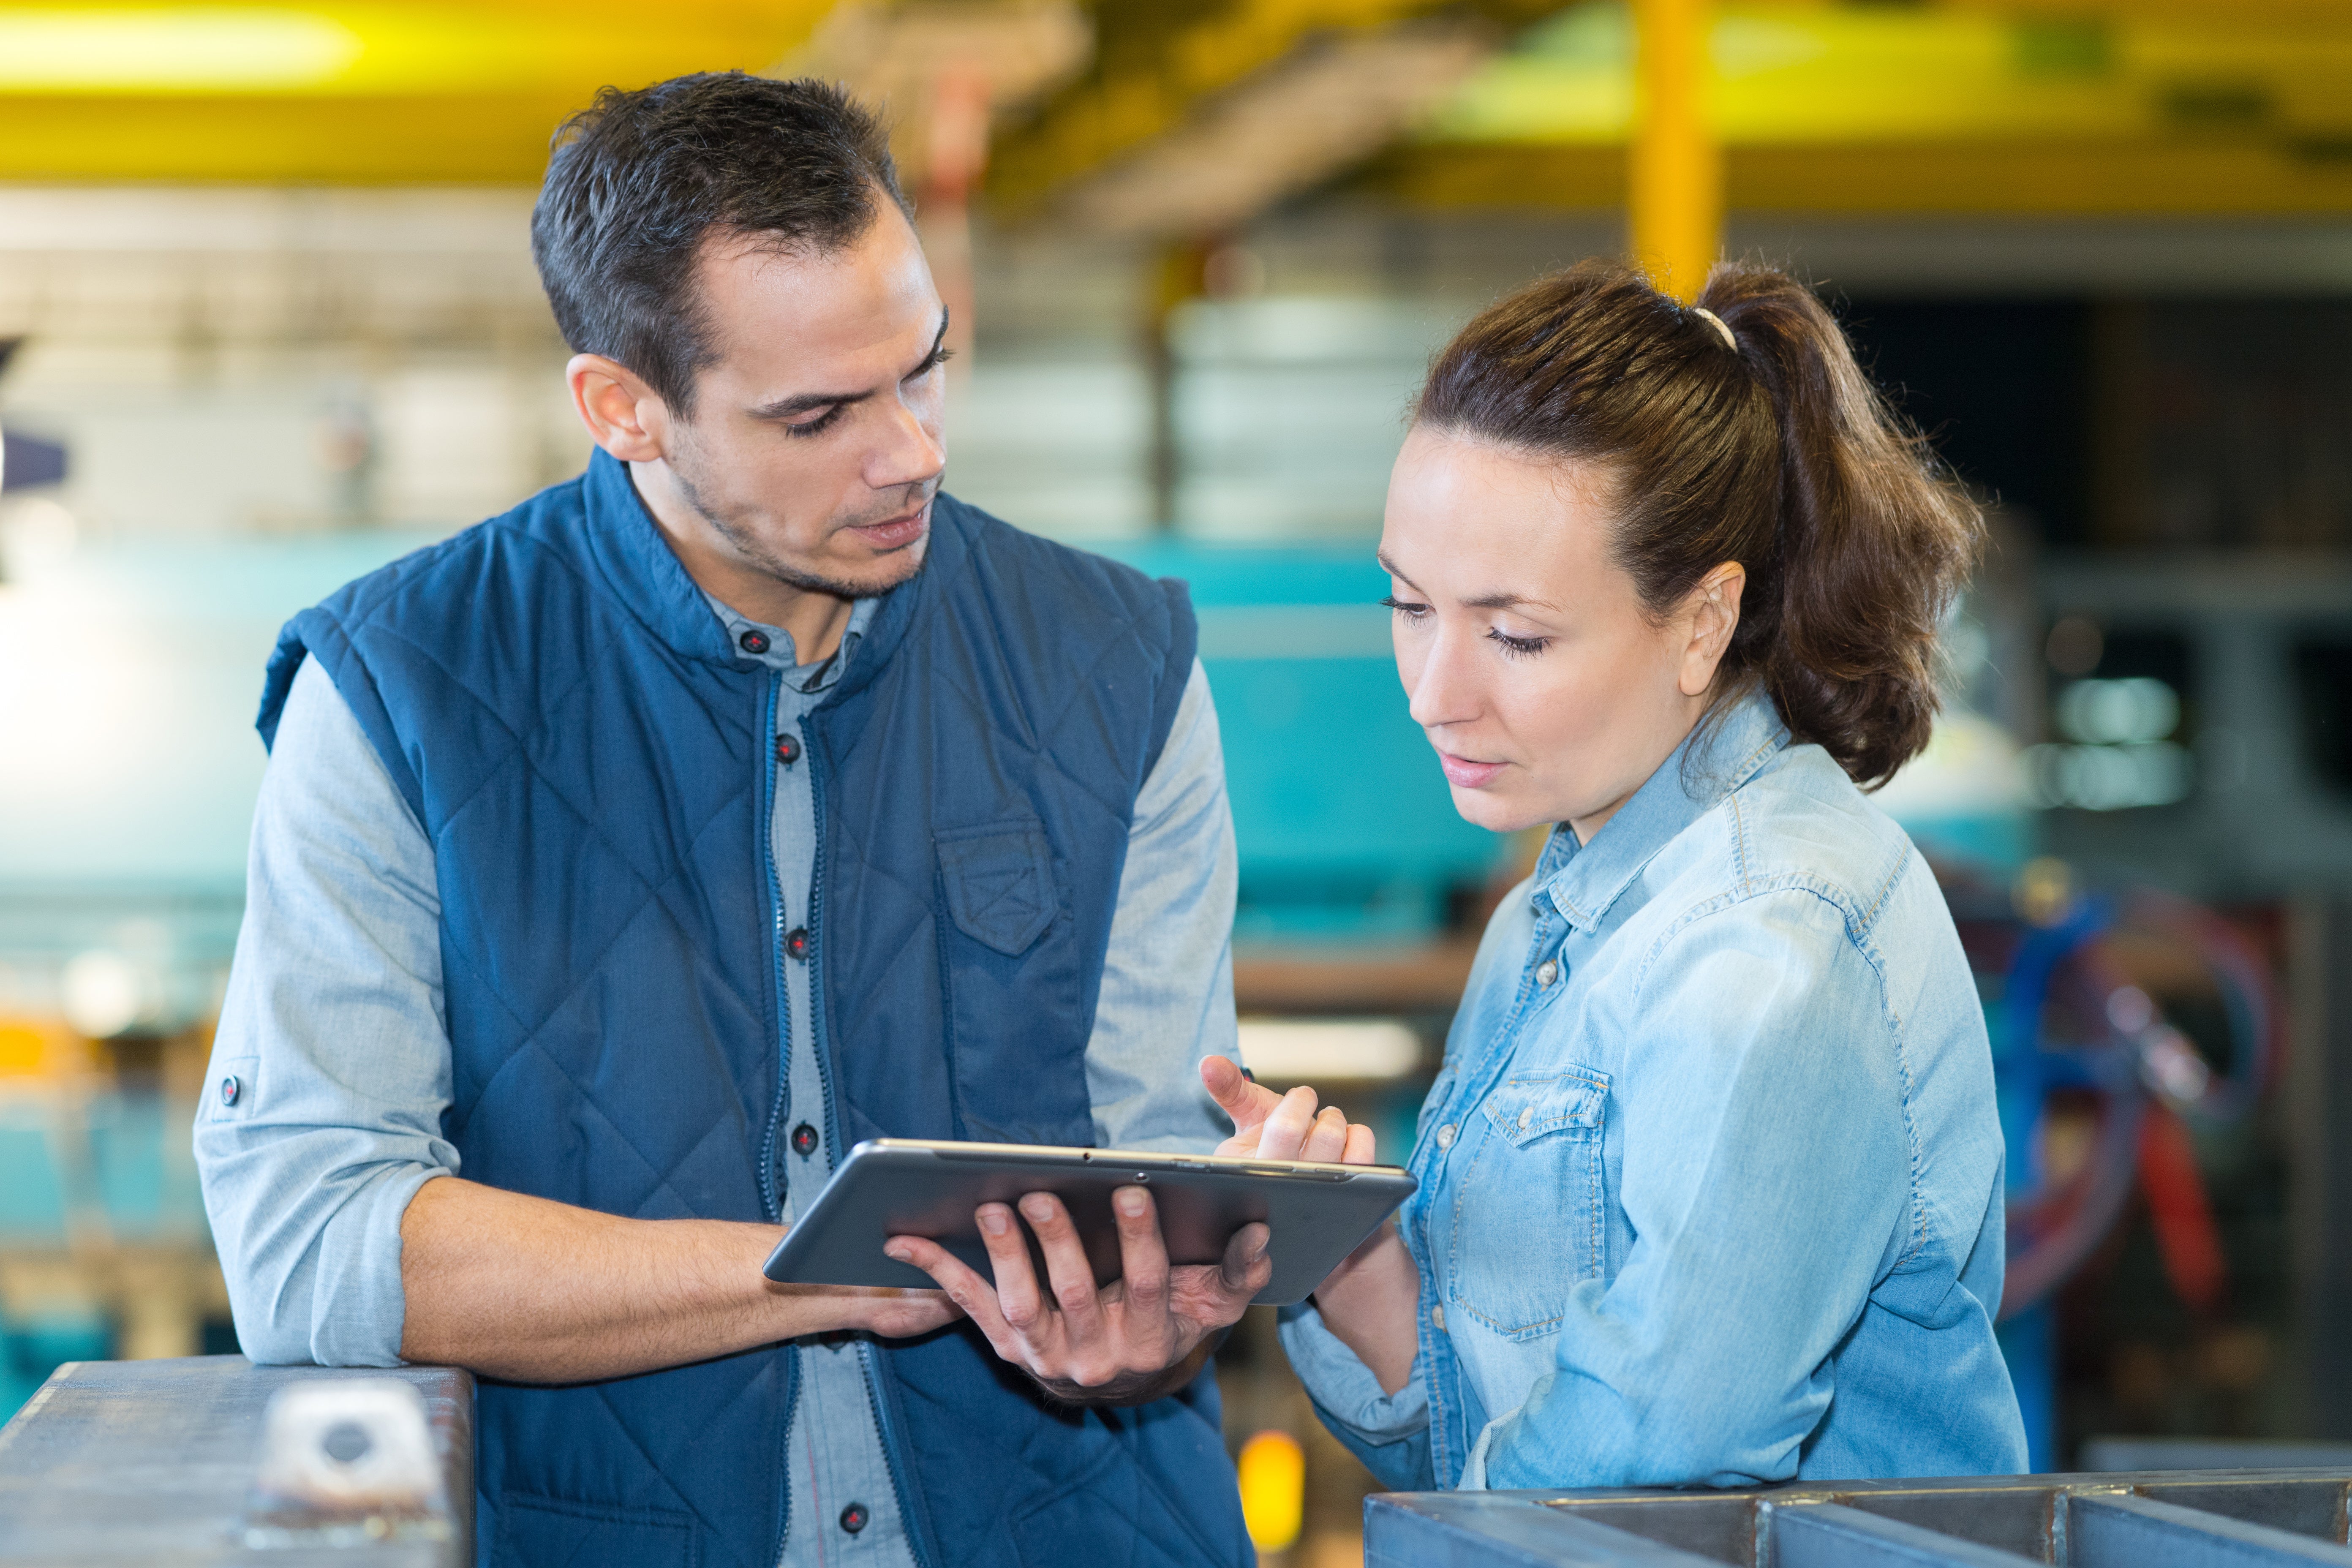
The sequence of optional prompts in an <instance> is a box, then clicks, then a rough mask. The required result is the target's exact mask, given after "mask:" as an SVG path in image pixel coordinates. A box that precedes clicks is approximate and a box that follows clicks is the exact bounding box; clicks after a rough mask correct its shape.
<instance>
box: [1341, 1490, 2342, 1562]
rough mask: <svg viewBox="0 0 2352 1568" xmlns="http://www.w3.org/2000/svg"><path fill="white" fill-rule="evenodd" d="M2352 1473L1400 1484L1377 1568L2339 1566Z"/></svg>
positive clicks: (1374, 1528)
mask: <svg viewBox="0 0 2352 1568" xmlns="http://www.w3.org/2000/svg"><path fill="white" fill-rule="evenodd" d="M2347 1492H2352V1468H2325V1469H2264V1470H2168V1471H2146V1472H2140V1473H2137V1474H2127V1475H2116V1474H2101V1475H2079V1476H1998V1477H1982V1476H1976V1477H1964V1478H1958V1479H1949V1480H1896V1481H1841V1482H1830V1483H1824V1484H1821V1485H1805V1484H1802V1483H1799V1484H1795V1485H1790V1486H1781V1487H1768V1488H1760V1489H1755V1490H1750V1491H1654V1490H1632V1491H1624V1490H1589V1491H1557V1492H1552V1491H1515V1492H1398V1493H1392V1494H1390V1495H1387V1496H1381V1497H1375V1498H1371V1499H1370V1500H1367V1501H1366V1503H1365V1505H1364V1563H1365V1568H1555V1565H1558V1564H1594V1565H1601V1564H1606V1565H1610V1568H1709V1565H1712V1564H1718V1563H1738V1564H1742V1565H1744V1568H1898V1565H1899V1568H1929V1565H1932V1564H1953V1565H1955V1568H1960V1565H1966V1568H2018V1565H2020V1564H2023V1563H2058V1564H2062V1565H2063V1568H2170V1565H2172V1564H2183V1565H2189V1568H2208V1565H2212V1568H2219V1565H2221V1564H2228V1565H2231V1568H2266V1565H2269V1564H2288V1563H2333V1564H2336V1565H2337V1568H2352V1550H2347V1548H2346V1546H2345V1543H2344V1542H2345V1526H2346V1513H2345V1510H2346V1499H2347Z"/></svg>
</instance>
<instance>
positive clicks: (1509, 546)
mask: <svg viewBox="0 0 2352 1568" xmlns="http://www.w3.org/2000/svg"><path fill="white" fill-rule="evenodd" d="M1609 489H1610V487H1609V484H1608V481H1607V478H1606V476H1605V475H1603V474H1601V473H1600V472H1598V471H1596V470H1595V469H1594V468H1591V466H1589V465H1581V464H1575V463H1568V462H1563V461H1561V460H1560V459H1558V458H1540V457H1531V456H1528V455H1526V454H1522V453H1519V452H1516V451H1513V450H1511V449H1509V448H1507V447H1499V446H1496V445H1495V444H1493V443H1491V442H1486V441H1481V440H1476V439H1474V438H1469V437H1460V436H1452V435H1444V434H1439V433H1436V432H1433V431H1431V430H1429V429H1426V428H1424V427H1422V426H1415V427H1414V429H1413V430H1412V434H1411V435H1409V436H1408V437H1406V438H1405V444H1404V450H1403V451H1402V452H1401V453H1399V454H1398V456H1397V462H1396V470H1395V472H1394V473H1393V474H1392V475H1391V478H1390V480H1389V500H1388V514H1387V518H1386V520H1385V522H1384V523H1383V525H1382V528H1381V565H1382V566H1384V567H1386V568H1387V569H1388V572H1389V576H1390V579H1391V590H1390V592H1391V604H1392V605H1393V606H1394V611H1393V613H1394V618H1395V626H1394V634H1395V639H1396V658H1397V674H1398V676H1399V677H1400V678H1401V679H1402V680H1403V682H1404V689H1405V691H1406V693H1407V695H1408V696H1409V697H1410V698H1411V699H1412V717H1413V721H1414V722H1415V723H1417V724H1419V725H1420V726H1421V729H1422V733H1423V734H1425V735H1427V736H1428V737H1429V743H1430V745H1431V746H1433V747H1434V748H1435V749H1436V752H1437V759H1438V763H1439V765H1440V766H1441V767H1443V768H1444V771H1445V778H1446V782H1447V784H1451V785H1452V786H1453V790H1454V808H1455V809H1456V810H1458V811H1459V812H1461V813H1462V815H1463V816H1465V817H1467V818H1469V819H1470V820H1471V821H1472V822H1475V823H1476V824H1478V825H1479V826H1482V827H1490V828H1494V829H1496V831H1498V832H1511V831H1516V830H1517V829H1519V828H1524V827H1533V826H1538V825H1540V824H1545V823H1553V822H1565V823H1567V824H1568V825H1569V826H1570V827H1571V828H1572V829H1573V830H1574V831H1575V833H1576V836H1577V837H1578V838H1579V839H1580V840H1583V841H1589V840H1590V839H1591V837H1592V836H1593V835H1594V834H1595V833H1597V832H1599V831H1600V830H1601V825H1602V824H1604V823H1606V822H1607V821H1608V820H1609V818H1610V817H1611V816H1612V815H1614V814H1615V812H1616V810H1617V808H1618V807H1619V806H1621V805H1624V804H1625V801H1626V799H1627V798H1628V797H1629V796H1631V795H1633V792H1634V791H1635V790H1637V789H1639V788H1641V787H1642V784H1643V782H1644V781H1645V780H1647V779H1648V778H1649V776H1650V775H1651V774H1652V773H1655V772H1656V771H1657V768H1658V764H1659V763H1663V762H1664V761H1665V759H1666V758H1667V756H1668V755H1669V754H1671V753H1672V752H1673V751H1674V749H1675V746H1677V745H1679V744H1680V743H1681V742H1682V739H1683V737H1684V736H1685V735H1686V734H1688V733H1689V732H1690V731H1691V727H1692V726H1693V725H1694V724H1696V722H1697V721H1698V719H1699V716H1700V715H1701V714H1702V713H1704V712H1705V711H1706V700H1707V691H1708V689H1709V687H1710V686H1711V684H1712V683H1713V681H1714V679H1715V668H1716V665H1717V661H1718V660H1719V659H1720V658H1721V657H1722V652H1723V648H1724V646H1725V644H1727V642H1728V641H1729V640H1730V636H1731V629H1732V627H1733V626H1735V625H1736V624H1737V623H1738V613H1739V589H1740V586H1741V584H1742V582H1743V579H1744V574H1742V572H1741V571H1740V568H1739V567H1738V564H1737V563H1725V564H1723V565H1720V566H1717V568H1716V569H1715V570H1714V571H1712V572H1710V573H1708V574H1707V575H1706V579H1705V580H1704V581H1703V582H1702V583H1701V584H1700V585H1699V586H1698V588H1696V590H1694V591H1693V593H1692V594H1691V595H1690V596H1689V598H1688V599H1687V600H1686V601H1685V603H1684V604H1683V605H1680V606H1677V608H1676V610H1675V613H1673V614H1671V615H1669V616H1667V617H1666V620H1665V622H1664V625H1659V624H1657V623H1655V622H1654V621H1653V620H1652V619H1651V617H1649V616H1646V615H1644V614H1643V610H1642V605H1641V602H1640V600H1639V599H1638V598H1637V597H1636V596H1635V594H1634V591H1633V578H1632V577H1630V576H1628V575H1627V574H1625V572H1624V571H1623V570H1622V569H1621V568H1620V567H1618V566H1617V565H1616V563H1614V562H1612V560H1611V559H1610V552H1609V521H1610V511H1609V499H1610V498H1609Z"/></svg>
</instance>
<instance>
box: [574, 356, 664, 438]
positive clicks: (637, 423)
mask: <svg viewBox="0 0 2352 1568" xmlns="http://www.w3.org/2000/svg"><path fill="white" fill-rule="evenodd" d="M563 378H564V381H565V383H566V384H569V385H570V387H571V388H572V409H573V411H574V412H576V413H577V414H578V415H579V416H580V423H582V424H583V425H585V426H588V434H589V437H591V438H592V439H593V440H594V441H595V443H596V445H598V446H599V447H604V450H606V451H607V452H610V453H611V454H612V455H613V456H614V457H615V458H619V459H620V460H621V461H623V462H625V463H650V462H654V461H656V459H658V458H662V457H665V456H667V452H666V450H665V448H666V447H667V442H668V437H669V408H668V406H667V405H666V404H664V403H663V402H662V400H661V398H660V397H659V396H657V395H656V394H655V392H654V390H653V388H651V387H649V386H647V385H646V384H645V383H644V382H643V381H640V380H639V379H638V378H637V374H636V373H635V371H632V370H630V369H629V368H628V367H627V366H626V365H624V364H622V363H620V362H619V361H618V360H611V359H606V358H605V357H604V355H603V354H573V355H572V361H571V363H568V364H566V365H565V366H564V367H563Z"/></svg>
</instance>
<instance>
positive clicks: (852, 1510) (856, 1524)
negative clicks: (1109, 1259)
mask: <svg viewBox="0 0 2352 1568" xmlns="http://www.w3.org/2000/svg"><path fill="white" fill-rule="evenodd" d="M872 1517H873V1516H872V1515H871V1514H869V1513H867V1512H866V1505H865V1504H864V1503H862V1502H854V1503H851V1504H850V1505H849V1506H848V1507H847V1508H845V1509H843V1510H841V1528H842V1529H844V1530H845V1531H849V1533H850V1534H852V1535H855V1534H856V1533H857V1532H858V1531H861V1530H863V1529H865V1528H866V1521H867V1520H868V1519H870V1518H872Z"/></svg>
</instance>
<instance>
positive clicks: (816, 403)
mask: <svg viewBox="0 0 2352 1568" xmlns="http://www.w3.org/2000/svg"><path fill="white" fill-rule="evenodd" d="M947 341H948V312H947V307H946V306H944V305H942V306H941V307H940V330H939V331H937V332H935V333H933V334H932V336H931V346H930V350H929V352H928V353H925V354H924V355H923V359H922V363H920V364H918V365H917V366H916V367H915V369H914V370H912V371H909V372H908V374H910V375H913V374H920V373H921V372H923V371H925V370H927V369H929V367H930V364H931V362H932V361H933V360H936V359H938V358H939V357H940V349H941V347H942V346H944V345H945V344H946V342H947ZM873 395H874V393H873V391H872V389H870V388H869V389H868V390H866V391H865V392H799V393H794V394H793V395H792V396H790V397H779V398H777V399H776V400H775V401H774V402H772V403H762V404H760V405H756V406H755V407H753V408H752V410H751V417H752V418H754V419H790V418H792V417H793V416H794V415H796V414H811V413H814V412H815V411H816V410H817V409H820V408H846V407H849V406H850V405H853V404H858V403H863V402H865V401H866V399H867V398H869V397H872V396H873Z"/></svg>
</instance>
